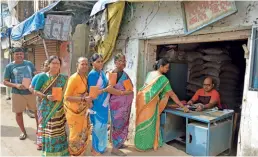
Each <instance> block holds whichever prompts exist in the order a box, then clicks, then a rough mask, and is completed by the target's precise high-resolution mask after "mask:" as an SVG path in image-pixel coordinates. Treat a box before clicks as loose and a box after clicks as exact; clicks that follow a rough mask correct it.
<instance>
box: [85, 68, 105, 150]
mask: <svg viewBox="0 0 258 157" xmlns="http://www.w3.org/2000/svg"><path fill="white" fill-rule="evenodd" d="M107 85H108V80H107V78H106V76H105V73H104V72H103V71H96V70H94V69H93V70H91V72H90V73H89V75H88V86H89V88H88V89H89V90H90V86H98V87H99V89H104V88H106V87H107ZM89 92H90V91H89ZM108 107H109V94H108V93H107V92H104V93H101V94H100V95H99V96H98V97H97V98H96V99H95V100H93V107H92V110H93V111H95V114H90V121H91V123H92V125H93V129H92V153H93V155H99V154H103V153H104V152H105V151H106V148H107V142H108V133H107V122H108Z"/></svg>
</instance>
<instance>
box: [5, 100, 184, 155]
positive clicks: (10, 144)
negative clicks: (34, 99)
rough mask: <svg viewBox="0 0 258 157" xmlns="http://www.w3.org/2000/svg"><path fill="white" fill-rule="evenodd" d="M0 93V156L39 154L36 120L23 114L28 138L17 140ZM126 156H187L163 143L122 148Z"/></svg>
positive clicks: (11, 120)
mask: <svg viewBox="0 0 258 157" xmlns="http://www.w3.org/2000/svg"><path fill="white" fill-rule="evenodd" d="M5 99H6V97H5V96H4V95H1V156H40V151H37V150H36V145H35V140H36V135H35V133H36V129H35V128H36V124H35V123H36V122H35V119H32V118H30V117H28V116H27V115H26V114H24V116H23V118H24V123H25V127H26V130H27V134H28V138H27V139H26V140H24V141H21V140H19V134H20V129H19V127H18V126H17V124H16V121H15V116H14V114H13V113H12V112H11V101H10V100H8V101H6V100H5ZM122 151H123V152H125V153H126V154H127V155H128V156H187V154H186V153H185V152H183V151H181V150H178V149H176V148H174V147H172V146H169V145H164V146H163V147H162V148H160V149H159V150H158V151H156V152H154V151H148V152H137V151H136V150H135V149H134V148H133V146H130V147H129V148H127V149H123V150H122ZM110 152H111V147H110V145H109V148H108V151H107V153H105V154H104V156H110V155H111V153H110Z"/></svg>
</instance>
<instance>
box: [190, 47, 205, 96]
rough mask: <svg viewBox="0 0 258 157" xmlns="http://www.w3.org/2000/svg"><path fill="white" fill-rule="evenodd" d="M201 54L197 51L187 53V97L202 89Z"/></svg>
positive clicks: (202, 62)
mask: <svg viewBox="0 0 258 157" xmlns="http://www.w3.org/2000/svg"><path fill="white" fill-rule="evenodd" d="M202 57H203V54H202V53H200V52H197V51H193V52H191V51H188V52H187V61H188V79H187V82H188V84H187V87H186V89H187V96H189V97H192V96H193V95H194V93H195V92H196V91H197V90H198V89H200V88H202V81H203V77H204V76H203V74H202V71H203V69H204V67H203V64H204V61H203V59H202Z"/></svg>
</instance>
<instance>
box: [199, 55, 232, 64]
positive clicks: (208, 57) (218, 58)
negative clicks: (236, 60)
mask: <svg viewBox="0 0 258 157" xmlns="http://www.w3.org/2000/svg"><path fill="white" fill-rule="evenodd" d="M202 58H203V60H205V61H208V62H217V63H222V62H224V61H231V58H230V57H229V56H228V55H226V54H222V55H205V56H203V57H202Z"/></svg>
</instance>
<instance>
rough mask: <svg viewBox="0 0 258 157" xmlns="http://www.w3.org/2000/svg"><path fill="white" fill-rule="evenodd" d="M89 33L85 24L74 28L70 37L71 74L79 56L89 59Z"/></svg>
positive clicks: (74, 69)
mask: <svg viewBox="0 0 258 157" xmlns="http://www.w3.org/2000/svg"><path fill="white" fill-rule="evenodd" d="M89 32H90V29H89V27H88V26H87V25H86V24H78V25H77V26H76V28H75V32H74V34H73V36H72V42H73V43H72V45H73V48H72V51H73V52H72V62H71V73H72V74H73V73H74V72H76V62H77V59H78V58H79V57H81V56H84V57H87V58H90V56H91V54H90V53H89V50H88V46H89Z"/></svg>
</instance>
